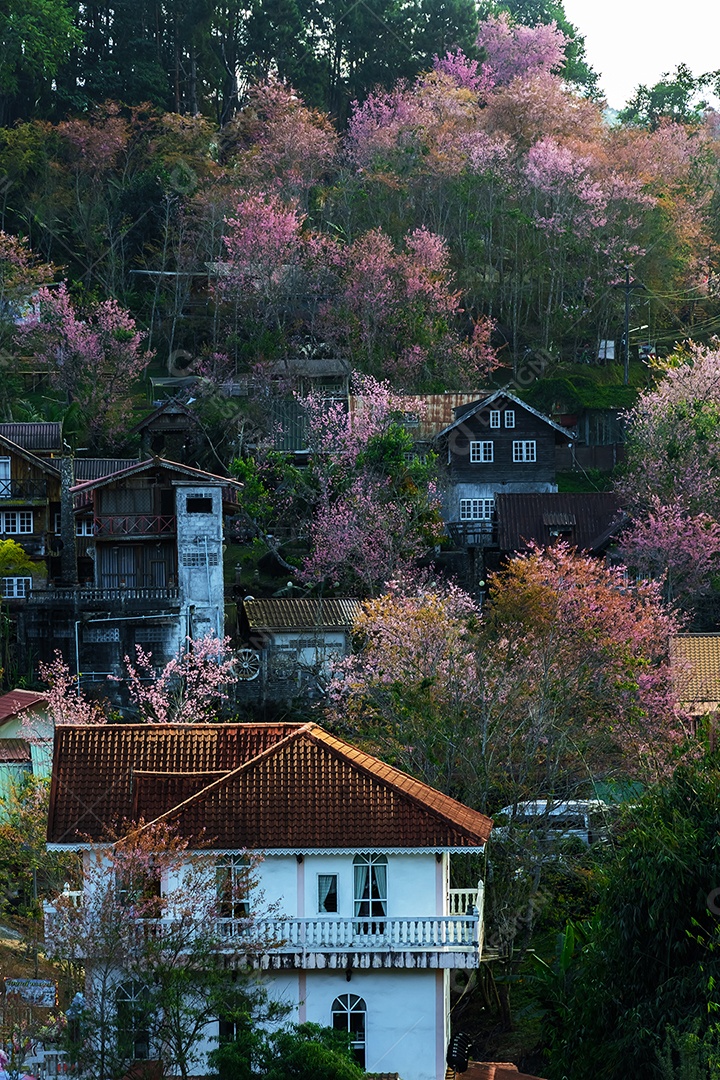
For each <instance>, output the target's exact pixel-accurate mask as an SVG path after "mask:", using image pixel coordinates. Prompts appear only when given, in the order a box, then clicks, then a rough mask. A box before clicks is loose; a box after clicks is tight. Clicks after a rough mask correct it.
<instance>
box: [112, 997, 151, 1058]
mask: <svg viewBox="0 0 720 1080" xmlns="http://www.w3.org/2000/svg"><path fill="white" fill-rule="evenodd" d="M115 1007H116V1009H117V1039H118V1050H119V1052H120V1056H121V1058H123V1059H124V1060H125V1061H147V1059H148V1058H149V1057H150V1031H149V1028H150V1016H151V1011H152V1008H151V1003H150V994H149V993H148V988H147V986H145V985H144V984H143V983H141V982H137V981H135V980H133V981H132V982H126V983H122V985H121V986H119V987H118V988H117V991H116V993H115Z"/></svg>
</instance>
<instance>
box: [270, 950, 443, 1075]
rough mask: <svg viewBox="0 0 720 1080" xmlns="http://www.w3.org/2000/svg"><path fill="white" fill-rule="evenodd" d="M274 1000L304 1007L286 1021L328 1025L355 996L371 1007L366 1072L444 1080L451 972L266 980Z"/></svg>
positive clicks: (310, 974)
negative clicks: (336, 1007) (338, 1002)
mask: <svg viewBox="0 0 720 1080" xmlns="http://www.w3.org/2000/svg"><path fill="white" fill-rule="evenodd" d="M263 982H264V985H265V986H267V988H268V991H269V992H270V994H271V996H272V997H273V998H275V999H276V1000H280V1001H288V1002H290V1001H293V1002H300V1005H299V1007H298V1009H297V1012H296V1011H295V1010H294V1011H293V1013H292V1014H291V1015H290V1016H289V1017H288V1020H292V1021H295V1020H299V1021H300V1022H304V1021H309V1022H311V1023H315V1024H322V1025H327V1026H330V1025H331V1024H332V1004H333V1002H334V1000H335V999H336V998H337V997H340V996H342V995H345V994H357V995H358V996H359V997H361V998H362V999H363V1000H364V1002H365V1004H366V1006H367V1016H366V1068H367V1070H368V1072H397V1073H399V1074H400V1076H401V1077H402V1080H442V1078H443V1077H444V1075H445V1051H446V1047H447V1033H446V1032H447V1027H446V1007H445V1004H446V987H447V982H448V980H447V973H446V972H440V971H402V970H396V969H395V970H393V969H385V968H383V969H380V970H376V971H353V972H352V975H351V978H350V981H349V982H348V980H347V977H346V975H345V973H344V972H342V971H307V972H292V973H291V972H288V973H278V974H277V975H275V976H273V977H267V978H266V979H264V980H263Z"/></svg>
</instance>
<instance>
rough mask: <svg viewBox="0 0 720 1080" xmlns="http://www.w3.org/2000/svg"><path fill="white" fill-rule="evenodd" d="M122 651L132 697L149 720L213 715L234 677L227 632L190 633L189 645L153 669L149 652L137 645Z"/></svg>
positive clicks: (201, 718)
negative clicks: (218, 634) (195, 637)
mask: <svg viewBox="0 0 720 1080" xmlns="http://www.w3.org/2000/svg"><path fill="white" fill-rule="evenodd" d="M135 652H136V656H135V660H134V661H133V660H131V659H130V657H129V656H126V657H125V667H126V669H127V686H128V691H129V693H130V700H131V701H132V703H133V705H134V706H135V708H136V709H137V710H138V712H139V714H140V717H141V718H142V720H144V721H145V722H147V723H150V724H198V723H204V722H210V721H212V720H215V719H216V716H217V708H218V705H219V703H221V702H223V701H226V700H227V697H228V694H227V688H228V687H229V686H232V685H233V684H234V683H236V682H237V680H238V675H237V674H236V672H235V667H234V663H235V661H234V657H233V655H232V653H231V652H230V638H229V637H226V638H217V637H214V636H213V635H211V634H210V635H208V636H207V637H204V638H200V640H198V641H193V640H191V639H188V643H187V649H186V650H185V651H184V652H182V653H180V655H178V656H175V657H173V659H172V660H170V661H169V662H168V663H167V664H166V665H165V667H164V668H163V669H162V670H161V671H160V672H157V671H156V668H155V665H154V664H153V659H152V653H150V652H146V651H145V650H144V649H143V648H142V647H141V646H140V645H136V646H135Z"/></svg>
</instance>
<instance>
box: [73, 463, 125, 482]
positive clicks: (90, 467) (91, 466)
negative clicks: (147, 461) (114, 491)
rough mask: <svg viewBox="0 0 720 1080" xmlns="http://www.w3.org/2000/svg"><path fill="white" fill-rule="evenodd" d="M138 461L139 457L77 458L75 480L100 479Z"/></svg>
mask: <svg viewBox="0 0 720 1080" xmlns="http://www.w3.org/2000/svg"><path fill="white" fill-rule="evenodd" d="M137 463H138V462H137V458H75V480H76V482H79V481H82V480H99V479H100V477H101V476H110V475H111V474H112V473H117V472H121V471H122V470H123V469H130V468H132V466H133V465H137Z"/></svg>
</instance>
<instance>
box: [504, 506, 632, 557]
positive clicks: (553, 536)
mask: <svg viewBox="0 0 720 1080" xmlns="http://www.w3.org/2000/svg"><path fill="white" fill-rule="evenodd" d="M495 517H496V520H497V536H498V547H499V548H500V550H501V551H523V550H526V549H527V548H528V547H529V545H530V543H531V542H532V541H534V542H535V543H536V544H539V545H540V546H541V547H545V546H546V545H547V544H551V543H554V542H555V540H557V539H558V538H560V539H563V540H567V542H568V543H569V544H571V545H572V546H573V547H577V548H578V549H579V550H580V551H596V550H598V549H599V547H600V546H601V545H602V544H604V543H606V542H607V540H608V539H609V538H610V535H611V533H612V529H611V526H612V525H613V523H614V522H616V521H620V518H621V510H620V505H619V503H618V500H617V497H616V496H615V495H613V493H612V492H609V491H591V492H584V491H583V492H577V491H557V492H545V493H527V494H522V495H521V494H515V493H513V494H508V493H501V492H498V493H497V494H496V495H495Z"/></svg>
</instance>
